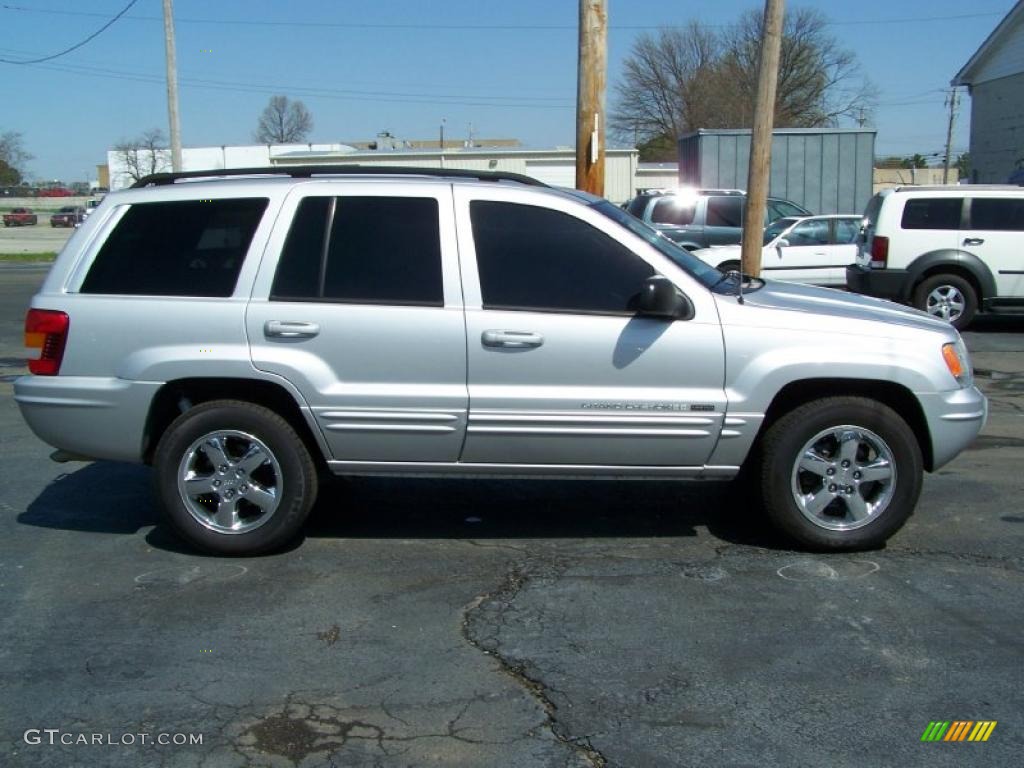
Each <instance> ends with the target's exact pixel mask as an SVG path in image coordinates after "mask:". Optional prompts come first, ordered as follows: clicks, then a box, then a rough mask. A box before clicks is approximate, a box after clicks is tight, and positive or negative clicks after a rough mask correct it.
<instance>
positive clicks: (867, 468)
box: [791, 425, 896, 531]
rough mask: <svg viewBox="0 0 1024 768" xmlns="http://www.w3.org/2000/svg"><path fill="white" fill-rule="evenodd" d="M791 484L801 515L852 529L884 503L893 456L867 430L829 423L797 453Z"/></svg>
mask: <svg viewBox="0 0 1024 768" xmlns="http://www.w3.org/2000/svg"><path fill="white" fill-rule="evenodd" d="M791 485H792V490H793V499H794V500H795V501H796V504H797V507H799V509H800V511H801V512H802V513H803V515H804V517H806V518H807V519H808V520H810V521H811V522H812V523H814V524H815V525H817V526H819V527H821V528H825V529H827V530H830V531H852V530H855V529H857V528H862V527H863V526H865V525H867V524H868V523H870V522H872V521H873V520H875V519H876V518H877V517H878V516H879V515H881V514H882V513H883V512H884V511H885V510H886V508H887V507H888V506H889V502H890V501H892V497H893V493H894V491H895V489H896V462H895V459H894V458H893V453H892V449H891V448H889V446H888V445H887V444H886V442H885V441H884V440H883V439H882V438H881V437H879V436H878V435H876V434H875V433H874V432H872V431H871V430H869V429H864V428H863V427H854V426H849V425H846V426H838V427H830V428H829V429H825V430H822V431H821V432H819V433H818V434H816V435H815V436H814V437H812V438H811V439H810V440H808V441H807V443H806V444H805V445H804V447H803V449H802V450H801V451H800V453H798V454H797V458H796V462H795V463H794V466H793V476H792V483H791Z"/></svg>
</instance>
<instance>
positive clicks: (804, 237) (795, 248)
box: [693, 215, 862, 286]
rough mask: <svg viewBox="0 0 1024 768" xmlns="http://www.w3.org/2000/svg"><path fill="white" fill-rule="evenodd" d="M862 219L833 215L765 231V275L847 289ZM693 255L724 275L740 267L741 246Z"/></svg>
mask: <svg viewBox="0 0 1024 768" xmlns="http://www.w3.org/2000/svg"><path fill="white" fill-rule="evenodd" d="M861 220H862V217H861V216H859V215H857V216H843V215H829V216H802V217H789V216H787V217H786V218H784V219H779V220H778V221H775V222H773V223H771V224H769V225H768V227H767V228H766V229H765V231H764V248H763V249H762V250H761V272H762V274H763V275H764V276H765V277H772V278H775V279H776V280H786V281H789V282H794V283H811V284H813V285H829V286H845V285H846V267H847V266H849V265H850V264H853V263H854V262H855V261H856V260H857V253H858V251H859V246H858V240H859V239H860V229H861ZM693 255H694V256H696V257H697V258H698V259H700V260H701V261H703V262H705V263H706V264H710V265H711V266H713V267H716V268H718V269H719V270H720V271H722V272H728V271H730V270H734V269H736V270H738V269H739V268H740V246H739V245H723V246H714V247H712V248H702V249H700V250H697V251H694V252H693Z"/></svg>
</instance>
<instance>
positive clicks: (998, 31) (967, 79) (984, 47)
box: [949, 0, 1024, 86]
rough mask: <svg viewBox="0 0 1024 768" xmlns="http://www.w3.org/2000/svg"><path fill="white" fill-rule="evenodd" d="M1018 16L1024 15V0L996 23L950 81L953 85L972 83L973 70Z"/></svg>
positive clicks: (1020, 0)
mask: <svg viewBox="0 0 1024 768" xmlns="http://www.w3.org/2000/svg"><path fill="white" fill-rule="evenodd" d="M1018 16H1024V0H1017V4H1016V5H1015V6H1013V8H1011V9H1010V11H1009V13H1007V14H1006V16H1004V17H1003V20H1002V21H1000V22H999V23H998V24H997V25H996V28H995V29H993V30H992V31H991V32H990V33H989V36H988V37H986V38H985V42H983V43H982V44H981V45H980V46H979V47H978V50H976V51H975V52H974V55H973V56H971V58H970V59H968V60H967V63H966V64H964V65H963V67H961V69H960V71H959V72H957V73H956V77H954V78H953V79H952V80H950V81H949V84H950V85H952V86H958V85H967V86H970V85H972V84H973V78H972V77H971V75H972V74H973V72H972V70H974V69H975V68H977V66H978V65H979V64H980V63H981V60H982V59H984V58H985V57H986V56H988V54H989V53H990V52H991V51H992V48H993V47H994V46H995V45H996V44H997V43H998V42H1000V38H1002V36H1003V34H1004V33H1005V32H1006V31H1007V30H1008V29H1009V28H1010V25H1012V24H1013V22H1014V21H1016V20H1017V17H1018Z"/></svg>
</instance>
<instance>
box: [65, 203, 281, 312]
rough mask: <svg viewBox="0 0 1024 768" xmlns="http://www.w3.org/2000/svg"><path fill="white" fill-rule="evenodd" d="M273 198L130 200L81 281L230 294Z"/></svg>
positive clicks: (154, 291)
mask: <svg viewBox="0 0 1024 768" xmlns="http://www.w3.org/2000/svg"><path fill="white" fill-rule="evenodd" d="M267 202H268V200H267V198H235V199H226V200H205V201H201V200H178V201H168V202H157V203H136V204H135V205H132V206H131V207H130V208H129V209H128V211H127V212H125V214H124V216H122V217H121V220H120V221H119V222H118V223H117V226H116V227H115V228H114V231H113V232H111V234H110V236H109V237H108V238H107V241H106V242H105V243H104V244H103V246H102V247H101V248H100V251H99V253H97V254H96V258H95V259H94V260H93V263H92V266H91V267H90V268H89V273H88V274H87V275H86V276H85V280H84V281H83V282H82V288H81V292H82V293H107V294H122V295H124V294H128V295H140V296H211V297H217V296H230V295H231V294H232V293H234V290H235V283H236V282H237V281H238V273H239V271H240V270H241V268H242V263H243V262H244V261H245V255H246V253H247V252H248V250H249V244H250V243H251V242H252V237H253V234H255V232H256V227H257V226H259V223H260V219H261V218H262V217H263V213H264V211H265V210H266V208H267Z"/></svg>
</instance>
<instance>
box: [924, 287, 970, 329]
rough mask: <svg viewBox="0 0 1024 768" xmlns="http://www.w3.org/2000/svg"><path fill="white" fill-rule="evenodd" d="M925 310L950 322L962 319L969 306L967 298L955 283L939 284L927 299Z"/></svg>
mask: <svg viewBox="0 0 1024 768" xmlns="http://www.w3.org/2000/svg"><path fill="white" fill-rule="evenodd" d="M924 308H925V311H926V312H927V313H928V314H929V315H934V316H935V317H941V318H942V319H943V320H945V321H946V322H948V323H952V322H955V321H956V320H959V319H960V315H962V314H963V313H964V309H966V308H967V300H966V299H965V298H964V295H963V294H962V293H961V292H960V289H959V288H957V287H956V286H955V285H938V286H936V287H935V290H933V291H932V292H931V293H929V294H928V298H927V299H926V300H925V305H924Z"/></svg>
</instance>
